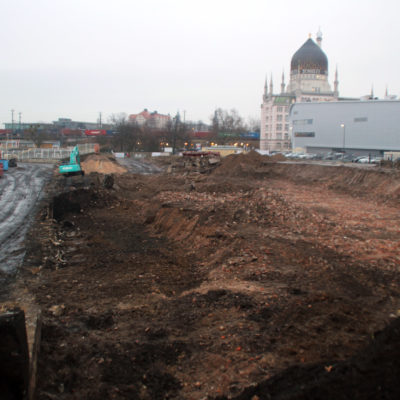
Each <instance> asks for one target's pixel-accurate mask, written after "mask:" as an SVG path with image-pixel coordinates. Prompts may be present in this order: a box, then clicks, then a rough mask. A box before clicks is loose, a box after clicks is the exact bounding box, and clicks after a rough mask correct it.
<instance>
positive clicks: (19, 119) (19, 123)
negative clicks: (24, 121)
mask: <svg viewBox="0 0 400 400" xmlns="http://www.w3.org/2000/svg"><path fill="white" fill-rule="evenodd" d="M21 114H22V112H21V111H20V112H19V113H18V117H19V118H18V133H19V134H20V135H21Z"/></svg>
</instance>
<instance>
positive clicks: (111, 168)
mask: <svg viewBox="0 0 400 400" xmlns="http://www.w3.org/2000/svg"><path fill="white" fill-rule="evenodd" d="M81 165H82V169H83V170H84V171H85V174H90V173H92V172H98V173H100V174H124V173H125V172H127V169H126V168H124V167H122V166H121V165H118V164H117V162H116V161H115V159H114V158H112V157H108V156H105V155H103V154H93V155H90V156H89V157H87V158H86V159H85V161H82V163H81Z"/></svg>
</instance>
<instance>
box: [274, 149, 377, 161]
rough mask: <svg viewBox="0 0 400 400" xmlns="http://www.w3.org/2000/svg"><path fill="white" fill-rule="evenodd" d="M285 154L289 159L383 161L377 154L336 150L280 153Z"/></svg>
mask: <svg viewBox="0 0 400 400" xmlns="http://www.w3.org/2000/svg"><path fill="white" fill-rule="evenodd" d="M279 154H283V155H284V156H285V157H286V158H289V159H297V160H340V161H344V162H354V163H359V164H379V163H380V162H381V161H382V159H383V158H382V157H376V156H360V155H356V154H350V153H344V154H343V153H336V152H329V153H319V154H313V153H299V152H292V153H279Z"/></svg>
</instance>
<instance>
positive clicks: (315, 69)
mask: <svg viewBox="0 0 400 400" xmlns="http://www.w3.org/2000/svg"><path fill="white" fill-rule="evenodd" d="M290 70H291V72H292V73H293V72H294V73H296V72H299V73H303V74H307V73H314V74H327V73H328V58H327V56H326V55H325V53H324V52H323V51H322V50H321V48H320V47H319V46H318V45H317V44H316V43H315V42H314V41H313V40H312V39H308V40H307V41H306V42H305V43H304V44H303V46H301V47H300V48H299V49H298V50H297V51H296V53H294V55H293V57H292V61H291V64H290Z"/></svg>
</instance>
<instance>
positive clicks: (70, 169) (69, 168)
mask: <svg viewBox="0 0 400 400" xmlns="http://www.w3.org/2000/svg"><path fill="white" fill-rule="evenodd" d="M58 171H59V172H60V174H62V175H64V176H73V175H82V176H83V175H85V173H84V172H83V170H82V167H81V160H80V158H79V149H78V146H75V147H74V148H73V149H72V151H71V154H70V157H69V164H62V165H60V167H59V168H58Z"/></svg>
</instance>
